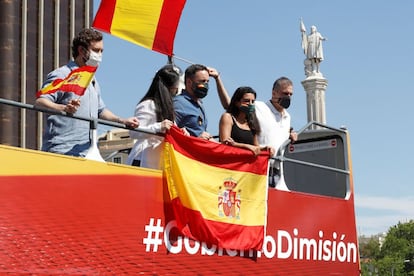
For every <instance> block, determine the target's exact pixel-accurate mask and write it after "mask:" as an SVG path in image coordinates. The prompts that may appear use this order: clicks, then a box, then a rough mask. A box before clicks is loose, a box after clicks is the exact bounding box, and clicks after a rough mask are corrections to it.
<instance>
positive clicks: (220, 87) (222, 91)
mask: <svg viewBox="0 0 414 276" xmlns="http://www.w3.org/2000/svg"><path fill="white" fill-rule="evenodd" d="M207 68H208V74H209V75H210V77H213V78H214V80H215V81H216V86H217V93H218V95H219V98H220V103H221V105H222V106H223V108H224V109H225V110H227V108H228V107H229V105H230V96H229V94H228V93H227V90H226V88H225V87H224V84H223V81H222V80H221V77H220V73H219V72H218V71H217V70H216V69H214V68H211V67H207Z"/></svg>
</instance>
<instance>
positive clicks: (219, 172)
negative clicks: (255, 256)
mask: <svg viewBox="0 0 414 276" xmlns="http://www.w3.org/2000/svg"><path fill="white" fill-rule="evenodd" d="M268 158H269V155H268V153H267V152H262V153H261V154H260V155H259V156H257V157H255V156H254V155H253V153H252V152H251V151H249V150H245V149H240V148H236V147H233V146H229V145H223V144H220V143H215V142H209V141H206V140H202V139H199V138H196V137H191V136H184V135H183V134H182V132H181V130H180V129H179V128H177V127H173V128H171V129H170V131H169V132H168V133H167V134H166V137H165V150H164V172H165V176H166V179H167V184H168V190H169V194H170V197H171V204H172V208H173V211H174V216H175V219H176V222H177V227H178V229H179V230H180V231H181V232H182V233H183V235H186V236H188V237H190V238H192V239H195V240H198V241H200V242H205V243H206V244H208V245H216V246H218V247H221V248H226V249H237V250H249V249H255V250H261V249H262V246H263V240H264V236H265V228H266V218H267V167H268Z"/></svg>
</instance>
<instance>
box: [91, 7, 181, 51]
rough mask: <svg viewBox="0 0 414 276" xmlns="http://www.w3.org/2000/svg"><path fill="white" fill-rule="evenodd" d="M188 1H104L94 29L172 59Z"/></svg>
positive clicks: (96, 17) (94, 23)
mask: <svg viewBox="0 0 414 276" xmlns="http://www.w3.org/2000/svg"><path fill="white" fill-rule="evenodd" d="M184 5H185V0H102V1H101V4H100V5H99V9H98V12H97V13H96V15H95V19H94V22H93V24H92V26H93V27H94V28H96V29H98V30H101V31H104V32H107V33H110V34H112V35H114V36H117V37H120V38H122V39H125V40H127V41H130V42H132V43H135V44H138V45H140V46H143V47H145V48H149V49H151V50H154V51H157V52H160V53H162V54H166V55H169V56H171V55H172V54H173V47H174V38H175V33H176V31H177V26H178V22H179V21H180V17H181V12H182V10H183V8H184Z"/></svg>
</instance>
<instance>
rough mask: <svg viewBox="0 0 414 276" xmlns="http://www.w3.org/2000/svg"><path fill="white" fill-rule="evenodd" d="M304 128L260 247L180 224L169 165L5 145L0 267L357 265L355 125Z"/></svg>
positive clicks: (265, 271) (114, 270)
mask: <svg viewBox="0 0 414 276" xmlns="http://www.w3.org/2000/svg"><path fill="white" fill-rule="evenodd" d="M0 103H1V104H9V105H13V103H10V101H7V100H4V99H2V101H0ZM20 107H22V106H21V105H20ZM23 107H24V108H32V107H31V106H29V105H25V106H23ZM74 117H76V116H74ZM92 121H93V120H92ZM94 122H95V124H96V121H94ZM100 122H102V121H101V120H100ZM91 125H94V124H91ZM298 134H299V139H298V141H297V142H296V143H294V144H291V143H289V141H287V142H286V144H285V145H284V146H283V148H282V150H281V151H279V155H278V157H277V158H276V159H277V161H279V162H280V163H281V166H280V171H281V178H282V180H284V183H285V185H284V186H283V187H282V188H280V187H276V188H269V189H268V206H267V207H268V216H267V224H266V236H265V239H264V246H263V249H262V250H261V251H253V250H249V251H238V250H232V249H223V248H218V247H207V246H206V245H205V244H203V243H202V242H198V241H194V240H191V239H189V238H187V237H184V236H183V235H181V234H180V232H178V231H177V229H176V222H175V220H174V215H173V213H172V211H171V201H170V198H169V193H168V188H167V186H166V181H165V179H164V177H163V173H162V171H159V170H152V169H145V168H139V167H132V166H127V165H121V164H115V163H111V162H100V161H95V160H88V159H83V158H76V157H70V156H64V155H58V154H52V153H47V152H42V151H37V150H29V149H23V148H18V147H11V146H7V145H0V157H1V161H0V162H1V166H0V274H13V275H15V274H30V275H45V274H56V275H61V274H71V275H94V274H111V275H120V274H127V273H128V274H149V275H217V274H227V275H253V274H259V275H359V273H360V265H359V254H358V242H357V231H356V225H355V212H354V186H353V180H352V163H351V153H350V140H349V133H348V131H347V130H344V129H337V128H332V127H328V126H325V125H321V124H317V123H312V122H311V123H309V124H307V125H306V126H305V127H304V128H302V129H301V130H300V131H299V132H298ZM206 177H208V176H206Z"/></svg>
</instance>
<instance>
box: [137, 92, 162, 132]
mask: <svg viewBox="0 0 414 276" xmlns="http://www.w3.org/2000/svg"><path fill="white" fill-rule="evenodd" d="M134 116H135V117H136V118H137V119H138V121H139V128H141V129H144V130H148V131H153V132H161V122H157V115H156V114H155V104H154V101H152V100H146V101H143V102H141V103H139V104H137V106H136V107H135V113H134ZM130 136H131V138H133V139H139V138H143V137H145V136H148V134H145V133H140V132H138V131H130Z"/></svg>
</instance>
